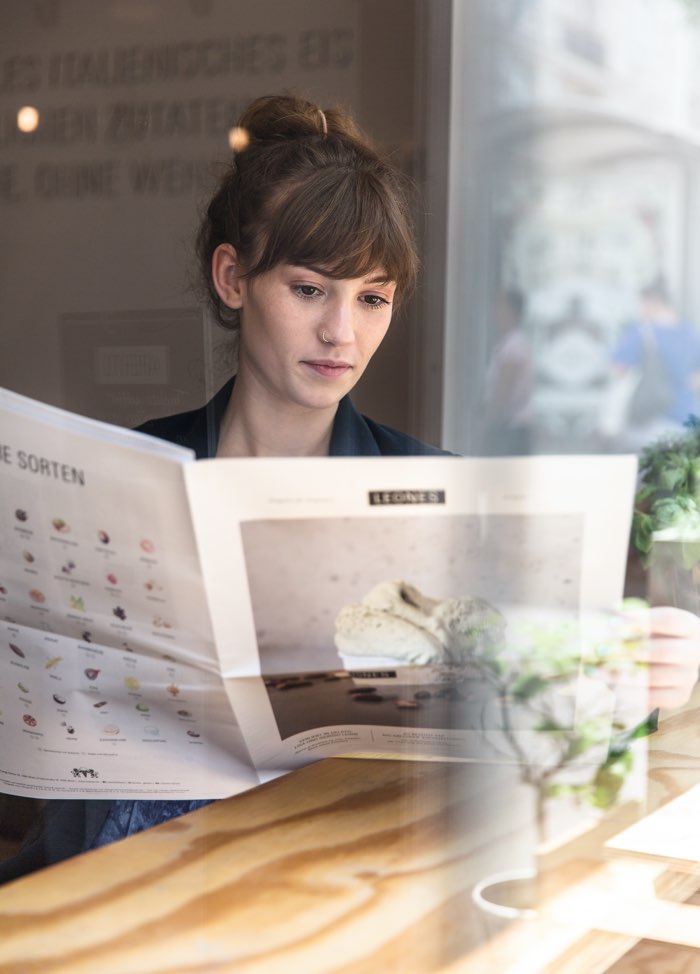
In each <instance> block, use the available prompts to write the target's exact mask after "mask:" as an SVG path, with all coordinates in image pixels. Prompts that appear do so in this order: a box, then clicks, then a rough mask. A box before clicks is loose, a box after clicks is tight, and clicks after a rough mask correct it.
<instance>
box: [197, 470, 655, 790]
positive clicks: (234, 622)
mask: <svg viewBox="0 0 700 974" xmlns="http://www.w3.org/2000/svg"><path fill="white" fill-rule="evenodd" d="M635 470H636V461H635V459H634V458H633V457H619V456H616V457H531V458H520V459H510V458H509V459H488V460H477V459H465V458H456V457H415V458H376V459H359V458H348V459H344V458H337V459H336V458H334V459H332V460H330V461H329V460H315V459H306V460H272V459H271V460H255V461H252V460H215V461H203V462H200V463H197V464H194V465H189V466H188V467H187V469H186V471H185V474H186V479H187V484H188V490H189V492H190V498H191V509H192V514H193V523H194V525H195V531H196V534H197V539H198V544H199V547H200V554H201V559H202V566H203V571H204V575H205V581H206V586H207V592H208V596H209V605H210V614H211V618H212V623H213V628H214V633H215V639H216V643H217V649H218V653H219V658H220V661H221V666H222V673H223V676H224V677H225V679H226V684H227V689H228V692H229V695H230V698H231V701H232V704H233V707H234V709H235V712H236V714H237V717H238V719H239V722H240V724H241V727H242V729H243V731H244V734H245V737H246V741H247V742H248V745H249V747H250V750H251V754H252V755H253V758H254V760H255V763H256V765H257V767H258V768H259V769H267V770H269V771H274V770H278V769H285V770H288V769H290V768H292V767H295V766H298V765H300V764H303V763H305V762H308V761H310V760H315V759H318V758H322V757H326V756H330V755H333V754H341V753H358V752H360V753H368V752H369V753H373V754H377V753H384V754H401V755H404V756H415V757H439V758H445V757H453V758H455V759H460V760H463V759H483V758H486V759H489V760H490V759H493V758H498V757H499V756H500V757H502V758H503V759H505V760H521V759H522V758H523V753H522V748H523V746H524V744H525V745H527V748H528V754H527V758H528V760H533V761H538V760H540V759H541V760H547V755H546V754H544V755H540V754H539V753H538V748H542V747H543V746H544V747H545V748H547V747H549V746H550V745H551V744H552V741H549V742H548V741H547V740H545V738H546V735H542V734H541V733H538V730H537V728H536V727H535V726H534V725H533V723H532V720H530V718H528V717H527V716H525V717H523V720H522V723H521V725H517V720H519V719H520V717H521V716H522V715H519V714H515V713H513V712H511V713H507V714H504V712H503V709H502V701H503V698H504V696H505V693H504V690H503V681H504V680H507V679H509V680H510V681H511V682H510V684H509V686H510V688H511V690H509V691H508V692H509V693H510V695H511V697H513V696H515V697H517V696H518V694H520V696H521V697H522V698H523V699H531V698H532V696H533V694H534V691H535V690H538V691H539V690H541V689H544V688H545V687H546V686H547V681H548V680H549V677H550V676H551V675H552V673H550V672H546V671H542V670H537V669H534V670H533V669H532V667H533V666H536V665H539V663H538V660H539V656H540V655H541V656H543V658H545V659H546V660H549V661H550V663H551V666H552V667H554V668H555V669H556V667H557V666H559V668H560V669H561V666H560V664H561V653H569V655H570V656H571V655H572V653H573V657H574V668H575V670H576V671H577V672H575V673H574V674H573V676H574V679H573V680H572V681H571V682H570V683H567V684H566V685H561V684H562V681H561V680H559V685H561V686H560V687H559V685H558V688H560V689H561V692H559V693H558V695H557V693H555V694H554V697H552V698H550V699H545V697H546V694H540V698H541V699H540V702H541V703H542V707H543V708H544V712H545V714H546V718H547V720H549V721H550V725H551V726H557V727H559V728H565V727H571V726H573V725H574V723H575V722H576V721H577V720H580V719H582V715H583V714H585V717H586V719H587V720H590V721H593V722H594V723H596V722H597V724H604V725H605V726H606V727H607V732H606V735H605V740H601V741H600V747H599V748H598V752H599V753H597V758H595V759H597V760H599V759H600V754H604V753H605V749H606V747H607V737H608V736H609V732H610V720H611V708H612V702H611V694H610V693H608V692H607V691H606V690H605V689H604V688H603V687H602V686H601V684H600V683H597V682H595V681H591V680H589V679H587V678H586V677H584V676H583V675H581V674H580V673H578V670H579V662H580V657H581V653H582V652H583V651H585V647H586V646H587V645H588V644H589V641H590V640H591V639H594V638H598V637H597V636H596V635H595V632H594V630H596V627H598V629H599V628H600V626H601V625H603V626H605V625H607V624H608V620H609V618H610V613H609V610H610V609H611V608H612V607H613V606H615V605H616V604H617V603H618V602H619V599H620V598H621V594H622V586H623V578H624V570H625V561H626V553H627V543H628V536H629V522H630V515H631V503H632V497H633V492H634V479H635ZM584 623H585V625H583V624H584ZM591 627H592V629H591ZM572 640H573V642H574V648H573V650H572V647H571V641H572ZM523 641H524V642H523ZM553 643H554V649H552V645H553ZM564 644H566V645H564ZM523 645H525V651H523ZM509 653H510V654H511V657H510V659H509V655H508V654H509ZM557 653H559V657H557V655H556V654H557ZM528 654H529V655H528ZM525 660H527V661H528V665H530V667H531V669H530V670H529V671H525V670H523V664H524V661H525ZM484 661H485V662H486V666H484ZM489 668H490V669H489ZM552 672H554V671H552ZM528 673H529V675H527V674H528ZM523 674H525V675H523ZM521 677H522V680H524V681H525V684H526V685H525V686H522V685H518V684H517V682H515V681H517V679H519V678H521ZM578 677H580V678H578ZM557 679H558V677H557ZM522 680H521V683H522ZM528 681H530V682H529V684H528ZM553 682H554V683H557V680H556V679H555V680H554V681H553ZM511 691H513V692H511ZM591 708H592V709H591ZM528 720H530V722H529V723H528ZM504 721H505V725H504ZM514 721H515V722H516V723H515V724H514V723H513V722H514ZM511 725H513V726H511ZM590 759H591V760H594V756H593V754H591V755H590Z"/></svg>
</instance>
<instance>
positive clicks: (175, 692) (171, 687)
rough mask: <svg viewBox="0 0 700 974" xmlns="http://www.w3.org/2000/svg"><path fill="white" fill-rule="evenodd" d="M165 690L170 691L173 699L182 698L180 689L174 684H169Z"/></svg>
mask: <svg viewBox="0 0 700 974" xmlns="http://www.w3.org/2000/svg"><path fill="white" fill-rule="evenodd" d="M165 689H166V690H167V691H168V693H169V694H170V696H171V697H179V696H180V687H178V686H176V685H175V684H174V683H169V684H168V686H167V687H166V688H165Z"/></svg>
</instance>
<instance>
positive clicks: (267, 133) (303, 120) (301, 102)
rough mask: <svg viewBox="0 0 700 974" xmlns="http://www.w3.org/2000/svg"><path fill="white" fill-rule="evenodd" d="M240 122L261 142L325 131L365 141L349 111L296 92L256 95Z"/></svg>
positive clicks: (240, 124) (251, 136) (295, 137)
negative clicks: (325, 104)
mask: <svg viewBox="0 0 700 974" xmlns="http://www.w3.org/2000/svg"><path fill="white" fill-rule="evenodd" d="M238 126H239V127H240V128H242V129H245V131H246V133H247V135H248V136H249V138H250V139H254V140H257V141H260V142H269V141H273V140H279V139H299V138H305V137H308V136H313V135H325V134H331V135H340V136H345V137H346V138H349V139H351V140H352V141H355V142H365V141H366V139H365V138H364V136H363V134H362V133H361V131H360V129H359V128H358V127H357V125H356V124H355V122H354V120H353V119H352V117H351V116H350V114H349V113H346V112H343V111H340V110H338V109H328V110H327V111H323V110H322V109H321V108H320V107H319V106H318V105H316V104H314V103H313V102H312V101H308V100H307V99H306V98H301V97H299V96H297V95H263V96H262V97H260V98H256V100H255V101H254V102H253V103H252V104H251V105H250V106H249V107H248V108H247V109H246V111H245V112H244V113H243V115H242V116H241V117H240V119H239V121H238Z"/></svg>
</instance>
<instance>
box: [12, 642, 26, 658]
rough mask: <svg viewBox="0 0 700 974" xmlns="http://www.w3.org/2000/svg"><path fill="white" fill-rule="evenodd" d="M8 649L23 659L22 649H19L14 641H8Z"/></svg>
mask: <svg viewBox="0 0 700 974" xmlns="http://www.w3.org/2000/svg"><path fill="white" fill-rule="evenodd" d="M10 649H11V650H12V652H13V653H14V654H15V656H19V658H20V659H25V653H24V650H23V649H20V648H19V646H17V645H16V644H15V643H10Z"/></svg>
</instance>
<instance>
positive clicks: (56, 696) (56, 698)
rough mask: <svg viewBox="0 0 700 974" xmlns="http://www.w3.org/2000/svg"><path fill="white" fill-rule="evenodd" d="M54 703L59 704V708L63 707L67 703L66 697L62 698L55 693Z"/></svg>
mask: <svg viewBox="0 0 700 974" xmlns="http://www.w3.org/2000/svg"><path fill="white" fill-rule="evenodd" d="M53 701H54V703H57V704H58V706H59V707H62V706H63V705H64V704H65V702H66V698H65V697H62V696H61V695H60V694H58V693H54V695H53Z"/></svg>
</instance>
